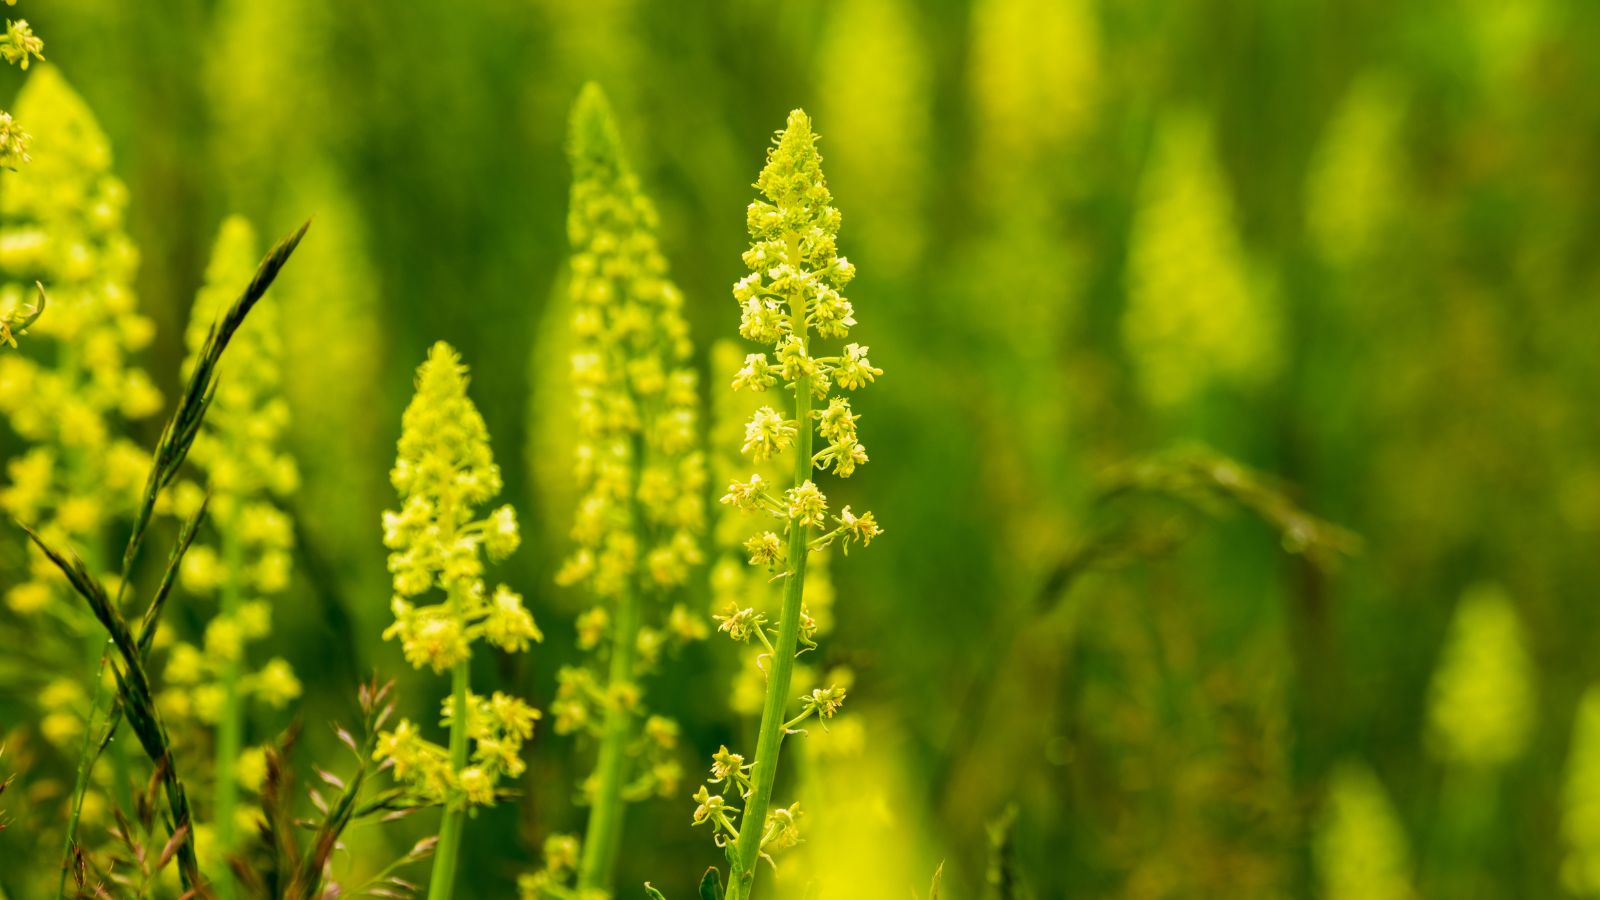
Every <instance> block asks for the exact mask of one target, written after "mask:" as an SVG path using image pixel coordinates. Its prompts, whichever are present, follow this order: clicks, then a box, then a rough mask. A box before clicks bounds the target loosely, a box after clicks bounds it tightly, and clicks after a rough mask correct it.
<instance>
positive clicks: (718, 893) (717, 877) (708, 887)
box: [700, 866, 722, 900]
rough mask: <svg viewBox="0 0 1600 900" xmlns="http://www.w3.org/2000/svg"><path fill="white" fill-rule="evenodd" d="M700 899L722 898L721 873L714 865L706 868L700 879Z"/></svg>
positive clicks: (715, 899) (714, 899)
mask: <svg viewBox="0 0 1600 900" xmlns="http://www.w3.org/2000/svg"><path fill="white" fill-rule="evenodd" d="M700 900H722V873H721V872H718V871H717V867H716V866H712V867H711V868H709V869H707V870H706V874H705V877H704V878H701V879H700Z"/></svg>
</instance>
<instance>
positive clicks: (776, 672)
mask: <svg viewBox="0 0 1600 900" xmlns="http://www.w3.org/2000/svg"><path fill="white" fill-rule="evenodd" d="M789 257H790V261H791V264H793V265H795V267H796V268H799V266H800V264H801V262H802V260H801V259H800V248H799V242H798V241H797V240H794V239H790V242H789ZM790 309H791V312H790V318H791V327H792V330H793V333H794V334H797V335H801V336H802V339H803V336H804V335H805V334H806V320H805V305H804V300H803V299H800V298H793V299H791V300H790ZM794 418H795V422H796V423H797V427H796V435H795V455H794V484H795V486H796V487H798V486H799V485H801V484H803V483H805V482H806V481H809V480H810V479H811V438H812V427H811V378H810V377H809V376H801V377H800V378H799V379H798V380H796V381H795V385H794ZM809 538H810V529H808V528H807V527H805V526H804V525H801V524H800V523H799V522H798V521H793V520H791V521H790V523H789V544H788V578H787V579H786V580H785V581H784V585H783V609H782V612H781V613H780V616H779V619H778V640H777V642H776V645H775V646H774V648H773V655H772V671H771V673H770V674H769V675H768V676H767V696H766V701H765V703H764V704H763V705H762V708H761V732H760V735H759V737H758V738H757V740H756V761H755V766H754V767H753V768H752V769H751V772H750V780H751V790H750V798H749V799H748V800H747V801H746V805H745V810H744V816H743V818H742V819H741V821H740V824H739V839H738V840H737V841H735V842H734V845H733V849H732V853H731V854H730V855H729V863H730V875H729V879H728V894H727V896H728V900H744V898H746V897H749V896H750V893H751V889H752V887H753V885H754V884H755V878H756V864H757V863H758V862H759V861H760V859H761V838H762V835H763V834H764V832H765V831H766V826H767V810H768V809H769V808H770V807H771V805H772V786H773V784H774V782H775V781H776V780H777V777H778V752H779V750H780V748H781V747H782V746H783V737H784V725H783V723H784V710H785V709H786V708H787V707H788V705H789V695H790V689H791V682H792V681H793V679H794V660H795V651H796V650H798V649H799V642H800V605H801V601H802V600H803V599H804V596H805V578H806V561H807V558H808V555H809V553H810V546H809Z"/></svg>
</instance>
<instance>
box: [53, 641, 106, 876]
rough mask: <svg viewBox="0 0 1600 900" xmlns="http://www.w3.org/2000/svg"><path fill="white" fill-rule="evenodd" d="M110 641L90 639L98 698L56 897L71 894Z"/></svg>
mask: <svg viewBox="0 0 1600 900" xmlns="http://www.w3.org/2000/svg"><path fill="white" fill-rule="evenodd" d="M108 643H109V642H108V641H107V640H106V639H104V638H100V637H98V636H95V637H93V638H91V639H90V641H89V657H90V658H91V659H95V660H98V663H97V664H96V666H95V668H94V670H93V671H94V676H93V681H94V699H93V700H92V701H90V704H89V717H88V718H87V719H85V720H84V723H83V745H82V746H81V747H80V748H79V749H78V774H77V776H76V777H75V778H74V779H73V782H72V809H71V811H70V812H69V813H68V815H67V834H66V836H65V837H64V838H62V843H61V880H60V882H59V883H58V884H57V886H56V896H57V897H61V898H65V897H66V896H67V872H68V870H70V869H71V868H72V845H73V844H74V843H75V842H76V841H77V839H78V820H79V819H80V818H81V817H82V816H83V798H84V795H85V794H86V793H88V786H89V758H90V754H91V753H93V752H94V745H93V741H94V735H95V731H96V729H95V720H96V719H98V718H99V716H100V707H101V704H102V703H103V702H104V701H105V698H106V691H105V667H106V665H107V664H108V660H107V654H109V653H110V650H108V649H106V645H107V644H108Z"/></svg>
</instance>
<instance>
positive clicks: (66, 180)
mask: <svg viewBox="0 0 1600 900" xmlns="http://www.w3.org/2000/svg"><path fill="white" fill-rule="evenodd" d="M17 112H18V114H19V115H25V116H26V117H27V119H28V121H29V122H30V124H31V126H32V127H33V128H34V129H35V132H36V139H37V146H38V147H39V148H40V149H41V151H47V152H41V154H40V158H39V160H38V162H36V163H35V164H34V165H33V166H31V167H30V168H29V169H28V171H27V172H25V173H17V174H9V175H6V176H4V180H5V183H4V187H3V190H0V276H3V280H0V318H6V319H14V318H15V317H16V316H17V315H18V314H19V313H22V312H23V311H26V310H29V309H36V307H37V304H38V302H39V300H38V293H39V290H40V288H39V286H40V285H42V286H43V289H44V291H45V292H46V293H47V295H48V297H49V309H48V312H47V313H46V314H45V315H43V316H42V317H41V318H40V319H39V320H38V321H37V323H35V324H34V325H33V326H32V328H31V329H30V340H29V341H28V342H27V343H26V344H25V345H24V346H23V347H22V348H21V349H20V350H19V351H18V352H9V351H8V352H6V353H5V354H3V355H0V415H3V416H4V418H5V420H6V423H7V426H8V427H9V428H10V429H11V430H12V431H14V432H15V433H16V434H17V436H18V437H20V438H21V442H22V443H21V446H22V447H23V449H22V450H21V452H20V453H19V455H17V456H15V457H13V458H12V459H10V460H8V461H7V462H6V463H5V465H4V470H3V473H4V477H3V479H0V509H3V510H4V511H5V513H7V514H9V515H11V516H14V517H16V518H17V519H18V520H20V521H22V522H26V523H28V524H30V525H31V526H33V527H35V528H37V529H38V530H39V531H40V533H41V534H43V535H44V536H45V537H46V539H47V540H50V541H52V542H54V543H56V544H58V545H70V546H73V547H76V548H78V549H79V552H80V553H82V554H83V556H84V558H85V560H86V561H88V563H89V564H90V566H91V568H93V569H95V570H97V571H99V570H101V569H103V568H104V567H105V566H106V564H107V563H108V562H109V558H110V553H111V548H110V547H109V544H108V542H109V540H110V537H111V532H112V530H113V529H114V528H115V526H116V520H117V519H118V518H119V517H123V516H127V515H130V514H131V512H132V510H133V507H134V505H135V502H136V501H137V499H138V497H139V495H140V490H141V488H142V486H143V483H144V480H145V475H146V473H147V471H148V468H149V457H148V456H147V454H146V453H145V452H144V451H143V450H142V449H140V448H139V446H138V445H137V444H135V443H134V442H133V441H131V440H129V439H128V438H126V437H124V436H123V434H122V432H123V431H124V430H125V427H126V425H127V423H129V422H131V421H135V420H141V419H144V418H146V417H148V416H150V415H152V414H154V413H156V412H158V411H159V410H160V408H161V405H162V399H161V394H160V392H158V391H157V390H156V388H155V386H154V384H153V383H152V382H151V380H150V378H149V377H148V376H146V375H145V373H144V372H143V371H141V370H140V369H138V368H137V367H136V366H134V365H133V363H132V361H131V359H130V357H131V356H132V355H133V354H135V353H136V352H137V351H139V350H141V349H142V348H143V347H145V346H146V345H147V344H148V343H149V341H150V339H151V337H152V334H153V326H152V325H151V323H150V321H149V320H148V319H146V318H144V317H143V316H140V315H139V314H138V311H137V308H136V303H135V299H134V295H133V292H132V284H133V275H134V269H135V267H136V265H137V253H136V252H135V250H134V247H133V244H132V243H131V242H130V241H129V240H128V238H127V235H126V234H125V233H124V230H123V210H124V207H125V205H126V202H127V195H126V191H125V190H124V188H123V186H122V183H121V182H120V181H118V180H117V179H116V178H115V177H114V176H113V175H112V174H111V171H110V170H111V150H110V146H109V144H108V143H107V140H106V137H105V134H104V133H103V132H102V131H101V130H100V126H99V125H98V124H97V123H96V121H95V119H94V116H93V114H92V113H91V112H90V111H89V109H88V107H87V106H86V105H85V104H84V102H83V100H82V99H81V98H79V97H78V95H77V94H76V93H74V92H73V90H72V88H71V87H69V86H68V85H67V83H66V82H65V81H64V80H62V78H61V76H60V74H58V73H57V72H56V71H55V70H54V69H53V68H49V67H40V68H36V69H35V70H34V71H33V72H32V73H31V75H30V76H29V78H28V81H27V83H26V85H24V87H23V89H22V92H21V93H20V95H19V96H18V99H17ZM30 553H32V551H30ZM30 560H31V563H30V570H29V574H28V575H27V576H26V577H21V578H18V579H17V580H15V581H12V582H10V583H8V584H7V585H6V586H5V587H4V589H3V590H4V598H5V601H6V603H7V604H8V605H9V606H10V607H11V608H12V610H13V611H15V612H18V613H20V614H24V615H28V614H33V613H38V612H40V611H42V610H43V609H45V608H46V607H47V606H49V605H50V604H51V603H52V601H53V600H55V599H57V598H59V597H63V596H65V594H64V591H65V589H66V588H65V583H64V582H63V581H62V580H61V579H60V577H59V575H58V574H57V573H56V571H55V570H54V568H53V567H52V566H51V565H50V564H49V563H48V562H47V561H46V560H45V559H44V557H43V556H42V555H41V554H38V553H32V555H31V557H30ZM62 609H63V610H64V611H65V614H66V616H67V618H68V620H69V621H71V620H72V617H73V616H74V615H78V616H79V617H80V618H81V619H82V620H84V621H83V622H82V625H83V627H84V628H85V629H88V628H92V627H95V626H93V625H92V623H90V622H88V621H87V619H88V613H87V611H82V608H81V606H79V605H78V604H76V603H74V604H70V605H65V606H63V607H62Z"/></svg>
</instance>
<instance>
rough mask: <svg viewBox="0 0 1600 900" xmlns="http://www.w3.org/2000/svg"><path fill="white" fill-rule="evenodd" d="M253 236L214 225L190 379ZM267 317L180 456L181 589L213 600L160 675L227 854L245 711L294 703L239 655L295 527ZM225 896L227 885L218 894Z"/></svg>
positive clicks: (291, 470) (281, 671)
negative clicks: (186, 522)
mask: <svg viewBox="0 0 1600 900" xmlns="http://www.w3.org/2000/svg"><path fill="white" fill-rule="evenodd" d="M256 253H257V250H256V235H255V230H254V229H253V228H252V227H251V226H250V224H249V222H247V221H245V220H244V219H243V218H240V217H237V216H235V217H231V218H229V219H227V220H226V221H224V222H223V223H222V228H221V230H220V232H219V234H218V236H217V242H216V245H215V248H214V249H213V251H212V255H211V263H210V265H209V267H208V268H207V269H206V280H205V285H204V286H203V287H202V288H201V290H200V292H199V293H198V294H197V295H196V297H195V302H194V308H193V311H192V312H191V314H190V317H189V327H188V331H187V333H186V335H185V339H186V342H187V344H188V347H189V358H188V361H187V362H186V363H185V370H186V371H192V370H193V368H194V366H195V364H196V362H197V360H198V357H199V353H200V352H201V350H202V349H203V348H204V346H205V341H206V335H207V330H208V329H209V328H210V327H211V323H212V322H213V321H215V319H216V317H217V316H218V315H219V314H220V313H221V312H222V311H223V310H225V309H226V308H227V304H228V303H229V302H231V300H232V298H233V297H234V296H236V295H237V293H238V291H239V289H240V288H242V287H243V286H244V285H246V284H248V283H249V282H250V276H251V274H252V272H253V271H254V266H255V259H256ZM277 329H278V310H277V308H276V306H275V305H274V304H271V303H268V304H265V305H262V306H260V307H259V308H258V309H257V311H256V314H255V316H254V317H253V318H252V319H251V320H250V322H249V323H248V325H247V326H246V327H244V328H241V329H240V330H239V333H238V335H237V336H236V337H235V338H234V341H233V353H232V354H230V356H229V358H228V360H227V361H226V362H225V363H224V364H223V366H222V376H223V378H222V381H221V384H220V386H219V387H218V389H217V394H216V396H215V398H213V400H212V402H211V409H210V412H209V415H207V417H206V420H205V424H204V426H203V428H202V429H201V432H200V434H199V435H198V436H197V437H196V438H195V443H194V447H193V448H192V449H191V451H190V456H189V458H190V459H191V460H192V461H193V462H194V463H195V465H196V467H197V468H198V469H200V470H201V471H202V472H204V473H205V475H206V480H207V482H208V484H209V490H210V493H211V500H210V507H209V509H210V519H211V522H212V523H213V524H214V525H215V528H214V529H212V530H213V533H214V535H215V536H214V538H212V539H211V540H209V541H201V542H197V543H196V544H195V545H194V546H193V547H192V548H190V550H189V553H188V555H187V556H185V557H184V562H183V567H182V568H181V569H180V577H181V581H182V584H183V586H184V587H185V588H186V589H187V590H188V591H190V592H191V593H193V594H196V595H199V596H214V597H215V598H216V599H217V609H216V614H215V615H214V616H212V617H211V619H210V621H209V622H208V623H207V625H206V629H205V638H204V642H203V647H196V646H194V645H192V644H187V643H181V644H178V645H176V646H174V647H173V648H172V651H171V653H170V654H169V657H168V663H167V667H166V681H167V684H168V685H169V688H168V690H166V691H164V692H163V694H162V696H161V697H160V698H159V699H160V700H161V702H162V705H163V707H164V708H165V709H166V710H167V711H168V713H169V714H171V715H177V714H179V713H183V712H187V713H189V714H190V716H191V717H192V718H193V719H195V720H197V721H199V722H204V723H206V724H208V725H210V726H212V727H214V728H215V729H216V739H215V745H214V748H213V749H214V765H213V770H212V774H213V781H214V784H213V795H212V797H213V803H212V810H211V813H212V821H213V823H214V827H215V830H216V834H215V840H216V846H217V849H219V850H220V851H222V852H223V853H229V852H233V851H235V850H237V849H238V836H239V831H240V829H239V827H238V825H237V824H236V821H235V820H236V818H238V815H237V814H238V812H239V795H240V774H239V772H240V767H239V762H240V758H241V755H242V754H243V753H244V752H245V746H244V737H245V734H244V731H245V728H244V726H245V706H246V701H247V699H249V698H252V697H253V698H255V699H256V700H259V701H261V702H263V703H265V704H267V705H269V706H273V707H277V708H281V707H283V706H284V705H286V704H287V703H289V702H290V701H292V700H294V699H295V698H296V697H298V696H299V694H300V683H299V681H298V680H297V679H296V678H295V676H294V671H293V669H291V668H290V667H289V664H288V662H286V661H285V660H283V659H273V660H270V661H269V662H267V663H266V664H264V665H263V666H262V667H261V668H259V669H256V670H252V669H250V668H249V667H248V665H247V662H248V661H247V660H246V658H245V657H246V649H247V647H248V645H249V644H250V643H251V642H253V641H258V640H260V639H261V638H263V637H265V636H266V635H267V634H268V633H269V632H270V630H271V618H272V607H271V605H270V604H269V603H268V601H267V599H266V598H268V597H270V596H272V595H273V594H277V593H280V592H282V591H283V590H284V589H285V588H287V587H288V583H289V570H290V551H291V550H292V548H293V543H294V529H293V526H292V525H291V523H290V521H289V517H288V516H287V515H286V514H285V513H284V512H283V510H282V509H280V508H279V503H280V502H281V501H282V500H283V499H284V498H287V497H288V496H289V495H291V494H292V493H293V492H294V491H295V489H296V487H297V486H298V483H299V475H298V472H297V470H296V467H295V464H294V460H293V459H292V458H291V457H290V456H289V455H288V454H286V453H284V452H283V450H282V449H281V445H282V443H283V438H284V431H285V429H286V427H287V425H288V418H289V410H288V405H287V403H285V401H284V399H283V397H282V395H281V390H280V377H281V375H280V363H279V359H280V357H281V353H282V348H281V340H280V338H279V336H278V330H277ZM204 496H205V493H204V491H202V489H201V488H200V486H199V485H198V484H196V483H194V482H182V483H180V484H179V485H178V486H177V488H176V490H175V491H174V492H173V497H174V502H173V512H174V513H175V514H176V515H178V516H179V517H181V518H184V519H187V518H189V517H191V516H192V515H193V514H194V511H195V510H196V509H198V508H199V506H200V504H201V503H202V502H203V501H204ZM218 888H219V890H221V891H222V892H223V893H224V895H225V896H231V895H232V884H231V882H226V881H224V882H221V883H219V885H218Z"/></svg>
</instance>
